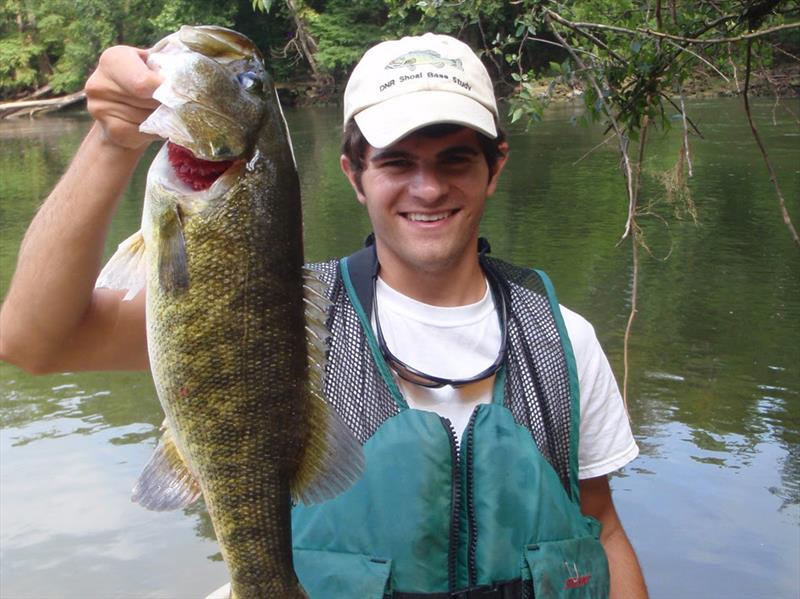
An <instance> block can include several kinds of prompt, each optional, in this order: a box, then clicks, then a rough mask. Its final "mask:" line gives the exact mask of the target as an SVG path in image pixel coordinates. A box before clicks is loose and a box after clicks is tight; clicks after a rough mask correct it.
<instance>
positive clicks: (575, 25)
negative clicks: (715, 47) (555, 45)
mask: <svg viewBox="0 0 800 599" xmlns="http://www.w3.org/2000/svg"><path fill="white" fill-rule="evenodd" d="M545 12H546V14H547V15H548V16H550V17H551V18H552V19H553V20H554V21H556V22H558V23H561V24H562V25H564V26H565V27H569V28H570V29H573V30H580V29H599V30H604V31H614V32H616V33H624V34H626V35H647V36H650V37H656V38H664V39H670V40H675V41H677V42H683V43H686V44H724V43H727V42H741V41H745V40H752V39H755V38H757V37H763V36H765V35H770V34H772V33H775V32H777V31H786V30H789V29H800V22H796V23H784V24H783V25H776V26H775V27H770V28H769V29H761V30H759V31H753V32H751V33H744V34H742V35H739V36H736V37H714V38H698V37H683V36H680V35H673V34H671V33H663V32H661V31H655V30H653V29H650V28H649V27H647V28H641V27H638V28H636V29H628V28H627V27H618V26H616V25H604V24H602V23H583V22H574V21H568V20H567V19H565V18H564V17H562V16H561V15H559V14H557V13H555V12H553V11H552V10H549V9H548V10H546V11H545ZM584 33H585V32H584Z"/></svg>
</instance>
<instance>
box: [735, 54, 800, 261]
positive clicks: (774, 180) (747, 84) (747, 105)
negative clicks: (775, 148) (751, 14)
mask: <svg viewBox="0 0 800 599" xmlns="http://www.w3.org/2000/svg"><path fill="white" fill-rule="evenodd" d="M752 45H753V40H747V63H746V67H745V68H746V70H745V76H744V94H743V96H744V111H745V113H747V122H748V123H750V130H751V131H752V132H753V137H754V138H755V140H756V143H757V144H758V148H759V150H761V156H762V157H763V158H764V162H765V163H766V164H767V171H769V179H770V181H772V185H773V186H774V187H775V193H777V194H778V204H779V205H780V208H781V214H782V215H783V222H784V223H786V226H787V227H788V229H789V233H790V234H791V236H792V239H794V242H795V243H796V244H797V245H798V246H800V237H798V235H797V230H796V229H795V228H794V225H793V224H792V219H791V217H790V216H789V211H788V210H787V209H786V200H784V199H783V194H782V193H781V188H780V186H779V185H778V177H777V176H776V175H775V171H774V170H773V169H772V163H771V162H770V161H769V156H767V149H766V148H765V147H764V143H763V142H762V141H761V136H760V135H759V134H758V129H756V125H755V123H754V122H753V115H752V114H751V112H750V101H749V100H748V91H749V89H750V57H751V55H752Z"/></svg>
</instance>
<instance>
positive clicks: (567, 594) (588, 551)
mask: <svg viewBox="0 0 800 599" xmlns="http://www.w3.org/2000/svg"><path fill="white" fill-rule="evenodd" d="M525 563H526V565H527V566H528V568H529V569H530V576H531V578H532V579H533V596H534V597H535V598H536V599H573V598H574V599H607V597H608V587H609V578H608V560H607V559H606V554H605V551H604V550H603V546H602V545H601V544H600V541H598V540H597V539H596V538H594V537H580V538H576V539H566V540H563V541H546V542H543V543H536V544H534V545H528V546H527V548H526V549H525Z"/></svg>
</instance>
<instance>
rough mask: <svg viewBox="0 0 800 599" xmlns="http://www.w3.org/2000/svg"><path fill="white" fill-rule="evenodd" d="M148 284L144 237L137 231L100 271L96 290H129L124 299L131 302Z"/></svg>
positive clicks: (118, 248) (120, 245) (119, 247)
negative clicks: (101, 288)
mask: <svg viewBox="0 0 800 599" xmlns="http://www.w3.org/2000/svg"><path fill="white" fill-rule="evenodd" d="M146 282H147V261H146V260H145V245H144V237H143V236H142V232H141V231H137V232H136V233H134V234H133V235H131V236H130V237H128V238H127V239H126V240H125V241H123V242H122V243H120V244H119V246H117V251H116V252H114V255H113V256H111V258H110V259H109V261H108V262H107V263H106V265H105V266H104V267H103V270H101V271H100V274H99V275H98V276H97V282H95V284H94V286H95V288H100V287H105V288H108V289H121V290H127V291H128V293H126V294H125V297H124V298H123V299H125V300H131V299H133V298H134V297H136V295H137V294H138V293H139V291H141V290H142V288H143V287H144V286H145V283H146Z"/></svg>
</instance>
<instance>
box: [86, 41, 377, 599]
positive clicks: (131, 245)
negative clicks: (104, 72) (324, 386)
mask: <svg viewBox="0 0 800 599" xmlns="http://www.w3.org/2000/svg"><path fill="white" fill-rule="evenodd" d="M148 64H151V66H154V67H155V68H161V69H162V72H164V74H165V77H166V79H165V83H164V84H163V85H162V87H161V88H159V90H158V91H157V92H156V94H155V97H156V98H157V99H159V100H160V101H161V102H162V104H163V105H162V107H160V108H159V109H158V110H157V111H156V112H155V113H154V114H153V115H152V116H151V117H150V118H149V119H148V121H146V122H145V123H143V125H142V130H144V131H149V132H152V133H157V134H161V135H163V136H164V137H167V138H168V139H169V140H170V143H171V144H175V145H176V146H179V148H180V151H178V152H176V153H170V152H169V151H168V149H167V148H168V145H165V147H164V148H162V151H161V152H160V153H159V155H158V156H157V157H156V159H155V160H154V162H153V165H152V166H151V169H150V171H149V174H148V186H147V192H146V196H145V208H144V214H143V218H142V231H141V234H139V235H138V236H137V235H135V236H133V237H132V238H130V239H129V240H126V242H123V244H121V245H120V248H119V249H118V251H117V253H116V254H115V255H114V257H112V259H111V261H110V262H109V264H108V265H107V266H106V268H105V269H104V270H103V272H102V273H101V275H100V277H99V279H98V283H97V285H98V286H108V287H116V288H124V289H128V290H129V292H128V297H130V296H132V295H134V294H135V293H136V292H137V289H138V286H141V285H144V287H145V288H146V293H147V297H146V320H147V339H148V352H149V356H150V365H151V370H152V374H153V380H154V382H155V386H156V391H157V392H158V396H159V399H160V401H161V404H162V406H163V408H164V412H165V415H166V419H165V435H164V438H163V439H162V441H161V442H160V444H159V447H158V448H157V450H156V454H155V455H154V457H153V459H151V462H150V463H148V465H147V466H146V467H145V471H144V472H143V474H142V477H141V478H140V480H139V482H138V483H137V486H136V488H135V489H134V499H135V500H136V501H139V502H140V503H142V504H143V505H145V506H146V507H149V508H151V509H174V508H178V507H184V506H186V505H188V503H189V502H190V501H191V500H193V499H194V498H196V497H197V496H198V495H199V494H200V493H202V495H203V497H204V499H205V502H206V505H207V508H208V511H209V514H210V516H211V520H212V523H213V526H214V530H215V533H216V536H217V540H218V542H219V545H220V549H221V552H222V555H223V559H224V560H225V563H226V565H227V567H228V570H229V572H230V575H231V587H232V595H231V596H232V597H233V598H235V599H263V598H267V597H280V598H287V599H295V598H296V599H300V598H305V597H306V594H305V592H304V590H303V589H302V587H301V585H300V584H299V582H298V580H297V577H296V575H295V573H294V570H293V567H292V545H291V514H290V512H291V505H292V500H293V498H294V499H295V500H299V499H302V500H304V501H307V502H310V501H312V500H314V501H316V500H321V499H325V498H328V497H331V496H333V495H334V494H336V493H338V492H340V491H342V490H344V489H345V488H346V487H347V486H348V485H349V484H351V483H352V482H353V481H354V480H355V479H356V478H357V477H358V475H359V474H360V471H361V469H362V468H363V456H362V455H361V453H360V446H359V445H358V443H357V441H355V439H354V438H353V437H352V435H351V434H350V433H349V431H347V430H346V428H345V427H344V425H343V424H342V423H341V421H339V420H338V418H337V417H336V416H335V415H334V414H333V413H332V411H330V410H329V409H328V407H327V405H326V404H325V403H324V401H323V400H322V398H321V394H320V389H319V388H318V385H319V383H318V382H316V381H319V379H320V376H319V374H318V373H312V372H311V371H310V369H311V368H319V367H321V362H322V356H320V355H317V354H318V353H319V350H318V349H316V350H315V349H313V347H314V344H310V343H309V341H308V340H307V337H306V329H307V328H310V329H312V330H314V331H315V333H316V336H317V338H319V337H323V338H324V336H325V333H324V331H322V330H320V329H319V327H320V326H321V321H322V320H324V318H323V316H324V306H320V305H318V304H319V301H318V300H313V301H311V302H310V303H311V304H312V308H313V309H311V310H309V309H308V308H306V307H304V306H305V304H307V303H309V302H308V297H307V294H306V292H305V291H304V281H305V280H306V279H305V277H307V276H308V275H307V274H304V270H303V261H304V260H303V246H302V215H301V203H300V186H299V181H298V177H297V172H296V168H295V165H294V158H293V155H292V150H291V145H290V141H289V138H288V131H287V129H286V125H285V122H284V119H283V115H282V113H281V110H280V106H279V104H278V102H277V96H276V94H275V91H274V88H273V86H272V84H271V82H270V80H269V77H268V76H267V75H266V72H265V71H264V67H263V62H262V60H261V58H260V55H259V54H258V51H257V50H255V47H254V46H253V45H252V43H251V42H250V41H249V40H247V39H246V38H244V37H243V36H241V35H240V34H237V33H235V32H231V31H229V30H225V29H222V28H212V27H195V28H190V27H184V28H182V29H181V30H180V31H179V32H178V33H176V34H173V35H172V36H169V37H168V38H165V40H163V41H162V42H160V43H159V44H157V45H156V47H155V52H154V54H152V55H151V57H150V59H148ZM168 156H169V158H168ZM176 157H177V158H176ZM226 161H227V162H226ZM212 162H213V163H215V164H214V165H212V166H214V168H213V169H211V170H210V171H209V170H208V167H209V165H210V164H211V163H212ZM220 165H221V166H220ZM223 170H224V173H223V174H222V176H221V177H219V179H217V180H216V181H214V182H213V183H211V182H207V181H206V179H207V178H208V177H207V173H208V172H214V173H216V172H217V171H223ZM207 184H208V185H210V187H208V188H205V186H206V185H207ZM131 255H137V256H139V257H140V258H139V259H140V260H141V262H142V263H143V265H144V266H143V267H141V268H140V267H138V266H132V265H135V264H138V260H139V259H132V258H131ZM131 272H135V273H142V272H143V273H144V277H143V278H144V282H140V281H139V280H138V276H139V275H135V274H131ZM316 284H318V281H316V282H315V283H314V285H316ZM312 374H314V376H311V375H312ZM328 447H333V448H335V451H330V452H329V451H327V448H328Z"/></svg>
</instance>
